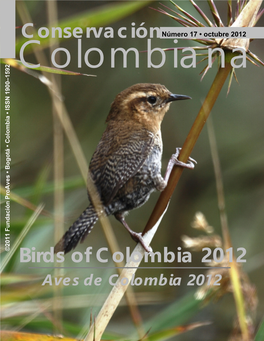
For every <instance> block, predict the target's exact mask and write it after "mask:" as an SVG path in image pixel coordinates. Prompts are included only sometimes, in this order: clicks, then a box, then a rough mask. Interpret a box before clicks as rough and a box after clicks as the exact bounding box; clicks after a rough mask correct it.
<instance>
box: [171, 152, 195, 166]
mask: <svg viewBox="0 0 264 341" xmlns="http://www.w3.org/2000/svg"><path fill="white" fill-rule="evenodd" d="M180 151H181V148H176V153H175V154H172V160H173V163H174V165H175V166H180V167H184V168H190V169H193V168H194V167H195V164H197V161H196V160H194V159H193V158H191V157H189V158H188V162H187V163H185V162H182V161H180V160H179V159H178V156H179V155H180Z"/></svg>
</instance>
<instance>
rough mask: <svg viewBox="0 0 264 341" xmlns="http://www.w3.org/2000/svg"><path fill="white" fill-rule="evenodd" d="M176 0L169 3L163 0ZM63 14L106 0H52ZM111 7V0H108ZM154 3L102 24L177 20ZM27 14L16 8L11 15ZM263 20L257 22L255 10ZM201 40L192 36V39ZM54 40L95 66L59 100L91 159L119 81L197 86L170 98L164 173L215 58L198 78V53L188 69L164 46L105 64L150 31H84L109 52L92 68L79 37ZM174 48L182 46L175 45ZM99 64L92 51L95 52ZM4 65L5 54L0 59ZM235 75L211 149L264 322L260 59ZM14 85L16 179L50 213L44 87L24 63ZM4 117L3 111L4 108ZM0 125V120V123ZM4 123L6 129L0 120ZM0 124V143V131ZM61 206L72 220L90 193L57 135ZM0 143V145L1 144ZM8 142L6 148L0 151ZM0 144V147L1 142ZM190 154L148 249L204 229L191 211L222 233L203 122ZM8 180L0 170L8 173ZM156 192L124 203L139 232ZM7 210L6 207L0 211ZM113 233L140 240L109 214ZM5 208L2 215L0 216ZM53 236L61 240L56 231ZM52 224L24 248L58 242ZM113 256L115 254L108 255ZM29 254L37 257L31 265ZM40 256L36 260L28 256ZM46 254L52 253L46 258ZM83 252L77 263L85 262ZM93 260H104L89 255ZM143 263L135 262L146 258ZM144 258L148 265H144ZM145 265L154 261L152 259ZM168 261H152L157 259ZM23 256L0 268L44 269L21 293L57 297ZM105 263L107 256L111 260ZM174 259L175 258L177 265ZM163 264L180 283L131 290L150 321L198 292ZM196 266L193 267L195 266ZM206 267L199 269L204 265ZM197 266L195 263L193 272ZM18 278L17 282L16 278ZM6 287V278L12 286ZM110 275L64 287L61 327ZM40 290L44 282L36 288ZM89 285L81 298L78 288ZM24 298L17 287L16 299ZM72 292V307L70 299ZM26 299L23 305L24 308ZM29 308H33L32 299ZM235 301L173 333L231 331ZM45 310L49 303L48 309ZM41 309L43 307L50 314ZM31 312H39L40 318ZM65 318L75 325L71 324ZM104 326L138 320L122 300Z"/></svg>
mask: <svg viewBox="0 0 264 341" xmlns="http://www.w3.org/2000/svg"><path fill="white" fill-rule="evenodd" d="M163 3H166V5H168V6H170V7H171V8H173V6H172V5H170V4H169V2H163ZM179 3H180V5H181V6H182V7H184V9H186V10H188V11H189V12H191V13H192V14H193V15H195V16H196V17H198V15H197V14H196V12H195V11H194V9H193V7H192V6H191V5H190V3H189V2H188V1H180V2H179ZM198 3H199V5H200V6H201V8H202V9H203V10H204V11H205V12H206V13H207V14H208V15H209V10H208V5H207V2H206V1H198ZM25 5H26V7H27V9H28V11H29V13H30V15H31V17H32V22H33V23H34V25H35V27H36V28H38V27H41V26H48V24H47V9H46V3H45V2H44V1H26V2H25ZM57 5H58V16H59V21H60V20H62V19H66V18H70V17H71V16H73V15H75V14H77V13H79V14H82V13H83V12H85V11H87V10H93V9H94V8H100V7H101V6H105V5H106V2H103V1H100V2H99V1H97V2H96V1H58V2H57ZM107 5H108V6H111V5H113V2H107ZM216 5H217V7H218V9H219V12H220V14H221V16H222V18H223V21H224V23H226V1H216ZM150 6H151V7H154V8H158V7H159V6H160V5H159V3H158V2H153V3H152V4H151V5H150V4H147V3H146V6H145V7H143V8H142V9H140V10H138V11H136V12H135V13H133V14H131V15H128V16H126V17H125V18H123V19H121V20H118V21H117V22H113V23H111V24H107V25H106V26H111V27H113V28H114V30H115V32H116V30H117V29H118V28H119V27H121V26H126V27H131V23H133V22H134V23H136V27H138V26H139V25H140V24H141V23H142V22H145V25H144V26H145V27H146V28H149V27H160V26H174V25H175V22H174V21H173V20H172V19H170V18H168V17H166V16H164V15H162V14H160V13H158V12H156V11H154V10H152V9H151V8H150ZM20 25H22V22H21V19H20V17H19V15H18V14H17V26H20ZM258 26H264V18H262V19H261V20H260V21H259V23H258ZM19 37H21V29H20V28H18V29H17V38H19ZM194 45H195V43H193V42H189V41H179V43H178V44H177V46H179V47H180V46H194ZM196 45H197V44H196ZM61 46H63V47H65V48H67V49H68V50H69V51H70V52H71V63H70V65H69V66H68V67H67V70H71V71H76V72H82V73H85V74H87V73H88V74H94V75H96V77H85V76H61V85H62V94H63V97H64V103H65V106H66V108H67V110H68V113H69V115H70V119H71V121H72V124H73V126H74V129H75V131H76V134H77V136H78V139H79V141H80V144H81V147H82V149H83V151H84V153H85V156H86V159H87V162H89V160H90V158H91V156H92V154H93V151H94V150H95V148H96V146H97V144H98V142H99V140H100V137H101V135H102V133H103V131H104V129H105V123H104V122H105V119H106V116H107V114H108V111H109V108H110V105H111V103H112V101H113V99H114V97H115V96H116V95H117V94H118V93H119V92H120V91H122V90H123V89H125V88H127V87H129V86H131V85H133V84H135V83H140V82H147V83H161V84H164V85H165V86H166V87H167V88H168V89H169V90H170V91H172V92H173V93H181V94H186V95H189V96H191V97H192V100H191V101H184V102H178V103H175V104H173V105H172V106H171V109H170V111H169V112H168V113H167V115H166V117H165V119H164V121H163V124H162V133H163V142H164V154H163V170H162V172H163V174H164V172H165V170H166V166H167V162H168V160H169V158H170V156H171V154H172V153H174V151H175V147H176V146H182V145H183V143H184V140H185V138H186V136H187V134H188V132H189V130H190V128H191V126H192V123H193V121H194V119H195V117H196V115H197V113H198V111H199V109H200V106H201V103H202V101H203V99H204V98H205V96H206V94H207V92H208V90H209V87H210V85H211V84H212V82H213V79H214V76H215V74H216V71H217V67H216V65H215V66H214V67H213V68H212V69H210V70H209V71H208V73H207V75H206V77H205V78H204V79H203V81H202V82H201V80H200V78H201V75H200V74H199V73H200V72H201V71H202V69H203V67H204V66H205V64H204V63H201V64H198V65H197V68H196V69H193V68H189V69H183V68H182V67H178V68H174V67H173V53H172V52H166V63H165V65H164V66H163V67H161V68H157V69H154V68H147V67H146V54H145V53H141V54H140V67H139V68H135V67H134V61H133V58H131V57H130V58H128V67H127V68H123V66H122V63H121V59H119V61H118V62H117V65H116V67H115V68H111V67H110V53H109V52H110V48H111V47H123V48H124V49H128V48H130V47H135V48H137V49H138V50H139V51H144V50H146V48H147V45H146V39H130V38H127V39H121V38H118V37H116V38H115V39H105V38H102V39H95V38H90V39H85V38H84V39H83V40H82V47H83V51H86V50H87V49H88V48H91V47H98V48H99V49H101V50H102V51H103V52H104V56H105V60H104V63H103V65H102V66H101V67H100V68H97V69H89V68H88V67H87V66H85V64H84V63H83V68H82V69H78V67H77V58H78V56H77V40H76V39H68V40H64V41H63V42H61ZM152 46H153V47H164V48H166V47H175V44H174V43H173V42H172V41H171V40H168V39H167V40H159V39H153V40H152ZM250 50H251V51H253V52H254V53H255V54H256V55H258V56H259V57H260V59H262V60H264V45H263V41H262V40H256V41H253V42H252V43H251V45H250ZM44 52H45V54H46V56H47V57H48V58H50V52H49V50H48V49H45V51H44ZM180 55H181V53H180V52H179V56H180ZM26 60H27V61H28V62H33V63H35V61H36V59H35V57H34V55H33V54H29V55H27V56H26ZM91 61H93V62H94V63H96V61H97V59H96V58H95V59H94V60H93V59H91ZM1 68H2V72H3V65H1ZM236 74H237V78H238V81H239V83H236V82H235V81H233V83H232V86H231V90H230V93H229V95H227V84H226V85H225V86H224V88H223V90H222V92H221V94H220V96H219V98H218V100H217V102H216V104H215V106H214V108H213V112H212V115H211V116H212V118H213V124H214V128H215V133H216V139H217V144H218V151H219V155H220V161H221V168H222V173H223V181H224V189H225V199H226V212H227V215H228V220H229V227H230V233H231V238H232V242H233V246H234V248H235V249H236V248H238V247H244V248H246V250H247V255H246V259H247V262H246V263H245V264H244V265H243V268H244V270H245V272H246V273H247V274H248V276H249V279H250V281H251V282H252V283H253V284H254V285H255V287H256V290H257V295H258V299H259V304H258V308H257V314H256V319H255V321H254V323H255V324H256V325H257V324H258V323H260V321H261V319H262V317H263V312H264V293H263V279H264V267H263V265H264V250H263V240H264V230H263V224H264V214H263V207H264V195H263V191H264V177H263V166H264V153H263V145H264V134H263V127H264V115H263V108H264V96H263V89H264V68H263V67H261V66H260V67H258V66H254V65H252V64H251V63H249V62H247V67H246V69H242V68H241V69H237V72H236ZM11 89H12V112H11V115H12V118H11V131H12V144H11V148H12V149H11V153H12V155H11V156H12V190H13V192H14V193H16V194H19V195H21V196H22V197H23V198H26V199H27V200H29V201H31V202H32V203H34V204H36V205H38V204H39V203H41V202H43V203H44V204H45V210H47V211H49V212H50V213H52V215H56V212H54V199H53V186H52V183H53V164H54V156H53V117H52V105H51V98H50V95H49V93H48V91H47V88H46V86H45V85H44V84H42V83H41V82H40V81H39V80H38V79H36V78H34V77H31V76H30V75H28V74H26V73H23V72H21V71H19V70H17V69H12V70H11ZM1 120H2V121H1V122H3V117H2V118H1ZM2 126H3V125H2ZM1 130H2V128H1ZM3 136H4V135H3V131H2V140H1V141H2V142H3ZM64 142H65V143H64V151H63V153H64V177H65V193H64V211H65V222H64V228H65V231H66V230H67V229H68V227H69V226H70V225H71V223H72V222H73V221H74V220H75V219H76V218H77V217H78V216H79V214H80V213H81V212H82V211H83V209H85V207H86V206H87V202H88V201H87V194H86V188H85V183H84V181H83V180H82V177H81V174H80V170H79V168H78V165H77V163H76V160H75V157H74V155H73V153H72V150H71V147H70V145H69V143H68V141H67V138H66V137H65V139H64ZM3 147H4V146H3V144H2V148H3ZM1 151H2V152H3V149H2V150H1ZM2 155H3V153H2ZM192 157H193V158H195V159H196V160H197V162H198V164H197V166H196V167H195V169H194V170H193V171H189V170H186V171H184V172H183V175H182V177H181V179H180V182H179V184H178V186H177V189H176V191H175V193H174V195H173V198H172V200H171V203H170V206H169V209H168V211H167V213H166V215H165V217H164V218H163V221H162V223H161V225H160V228H159V230H158V232H157V234H156V236H155V238H154V240H153V242H152V244H151V246H152V248H153V250H155V251H161V252H163V249H164V246H167V247H168V248H169V250H172V251H174V252H176V249H177V247H178V246H182V241H181V236H182V235H183V234H187V235H188V236H191V237H196V236H198V235H199V234H200V233H198V232H197V231H195V230H193V229H192V228H191V227H190V224H191V221H192V219H193V216H194V214H195V213H196V212H197V211H202V212H203V213H204V214H205V216H206V219H207V220H208V222H209V224H210V225H212V226H213V227H214V228H215V233H216V234H219V235H221V226H220V219H219V211H218V206H217V194H216V187H215V177H214V172H213V166H212V159H211V154H210V147H209V142H208V134H207V130H206V128H205V129H204V130H203V131H202V133H201V135H200V137H199V140H198V142H197V144H196V146H195V148H194V150H193V153H192ZM3 181H4V179H2V184H3ZM158 195H159V194H158V193H154V194H152V196H151V198H150V200H149V201H148V203H147V204H145V205H144V206H143V207H141V208H140V209H138V210H136V211H133V212H131V213H130V215H129V217H128V218H127V221H128V224H129V225H130V226H131V227H132V228H133V229H135V230H137V231H142V230H143V228H144V226H145V224H146V222H147V220H148V218H149V216H150V213H151V211H152V209H153V207H154V205H155V202H156V200H157V198H158ZM2 213H3V211H2ZM31 214H32V211H30V210H29V209H27V208H25V207H23V206H21V205H19V204H17V203H12V243H14V240H15V237H16V236H17V235H18V234H19V232H20V231H21V229H22V228H23V227H24V225H25V223H26V221H27V220H28V218H29V217H30V215H31ZM110 221H111V223H112V226H113V228H114V231H115V233H116V236H117V239H118V242H119V245H120V249H121V251H122V252H124V251H125V248H126V247H127V246H130V249H131V250H132V249H133V248H134V246H135V243H134V242H133V241H132V240H131V238H130V237H129V235H128V234H127V232H126V231H125V229H124V228H123V227H122V226H121V224H119V223H118V222H117V221H116V220H115V219H114V218H113V217H111V218H110ZM3 222H4V215H3V214H2V223H3ZM56 241H57V240H56ZM56 241H55V240H54V223H53V219H52V218H47V217H45V216H40V217H39V218H38V220H37V221H36V223H35V224H34V226H33V227H32V228H31V230H30V232H29V233H28V235H27V236H26V238H25V239H24V240H23V242H22V244H21V245H20V247H33V246H34V247H36V250H38V251H47V250H49V247H50V246H54V245H55V242H56ZM88 246H93V250H97V249H98V248H100V247H107V242H106V240H105V237H104V236H103V233H102V229H101V226H100V224H99V223H97V225H96V226H95V228H94V229H93V231H92V233H91V234H90V235H89V237H88V238H87V239H86V240H85V242H84V243H83V244H82V245H79V246H78V247H77V249H76V251H81V252H83V251H84V250H85V249H86V247H88ZM192 254H193V263H192V266H201V262H200V260H201V254H200V253H194V252H193V253H192ZM109 258H110V254H109ZM31 265H32V264H31ZM41 265H42V266H44V265H45V264H44V263H42V264H35V266H41ZM51 265H52V264H51ZM67 265H68V266H72V265H73V264H72V262H71V260H70V256H69V255H67V256H66V262H65V266H67ZM86 265H87V264H86V263H84V262H83V263H80V264H78V266H86ZM92 265H93V266H100V264H99V263H98V262H97V261H96V260H95V257H94V259H93V263H92ZM143 265H144V264H142V266H143ZM145 265H146V264H145ZM151 265H152V264H151ZM162 265H165V266H166V264H160V263H159V264H153V266H162ZM29 266H30V265H28V264H27V263H24V264H22V263H20V261H19V254H18V252H17V253H16V254H15V255H14V257H13V258H12V260H11V261H10V262H9V264H8V267H7V268H6V272H7V273H8V274H20V275H24V274H32V275H37V277H39V282H38V283H37V285H36V286H33V289H32V291H31V292H30V293H27V295H29V296H28V298H27V299H29V298H31V297H35V296H36V295H38V294H39V295H41V297H42V298H43V299H44V301H45V300H48V299H49V298H50V297H52V295H53V292H52V288H47V287H45V289H44V288H43V287H41V285H40V284H41V282H42V281H43V279H44V278H45V275H46V274H49V273H52V270H51V269H29ZM110 266H113V264H112V263H110ZM173 266H177V264H174V265H173ZM148 271H149V273H148V275H149V276H158V275H159V274H160V272H161V270H148ZM162 272H163V273H164V275H166V276H168V277H169V276H170V274H174V276H175V277H176V276H182V277H183V284H182V285H181V286H180V287H170V286H165V287H151V286H147V287H144V286H140V287H134V290H135V292H136V293H137V298H138V303H139V307H140V312H141V313H142V317H143V319H144V320H147V319H148V318H150V317H151V316H154V315H155V313H157V312H158V311H160V310H162V309H163V308H165V307H166V306H167V305H169V304H170V303H171V302H174V301H177V300H179V299H180V298H181V297H184V296H185V295H186V294H188V293H190V292H192V291H193V288H192V287H187V286H186V282H187V280H188V276H189V274H190V273H191V271H189V270H188V271H187V270H164V271H162ZM196 272H197V271H196ZM90 273H91V270H89V269H65V271H64V276H68V277H71V278H74V277H79V278H80V279H84V278H85V277H88V276H89V274H90ZM93 273H94V274H95V276H99V277H103V278H108V277H109V276H110V274H111V273H113V270H111V269H110V270H105V269H95V270H94V271H93ZM201 273H203V271H201ZM197 274H198V272H197ZM145 275H146V274H145V272H143V271H142V270H139V271H138V272H137V276H145ZM13 285H14V284H13ZM12 288H13V287H12ZM110 289H111V287H110V285H108V284H107V282H106V281H105V282H104V283H103V285H102V286H99V287H95V286H92V287H84V286H82V285H79V286H78V287H74V286H69V287H64V289H63V295H64V296H65V297H67V296H68V295H69V297H71V301H69V305H70V307H69V309H65V310H64V312H63V319H64V321H65V322H64V328H65V329H66V330H67V333H68V335H69V334H70V333H71V332H72V335H76V334H77V333H78V331H80V330H81V329H82V328H83V326H84V324H85V323H86V322H87V321H89V315H90V313H91V311H92V314H93V315H95V314H97V312H98V311H99V309H100V305H101V304H102V302H103V300H104V299H105V298H106V297H107V294H108V292H109V290H110ZM39 291H40V292H39ZM85 294H89V295H91V296H89V298H88V297H86V298H85V299H82V296H78V297H79V298H78V297H77V296H74V297H72V296H70V295H85ZM22 300H24V298H23V299H22ZM73 301H74V302H75V303H76V306H75V307H74V308H73V307H72V306H71V305H72V304H73ZM21 309H22V308H21ZM23 309H25V310H24V311H23V313H21V315H19V314H14V313H12V312H10V315H8V314H9V313H7V315H5V317H6V318H5V319H4V320H3V321H2V322H3V324H4V326H5V328H9V329H11V328H13V327H17V326H19V325H21V324H22V325H23V322H25V320H27V317H29V316H32V313H33V312H32V311H31V310H30V307H25V306H23ZM27 309H28V310H27ZM235 314H236V310H235V304H234V300H233V296H232V295H231V294H227V295H225V296H224V297H223V298H221V299H220V300H219V301H217V302H215V303H210V304H209V305H208V306H206V307H205V308H204V309H202V310H200V311H199V312H197V314H195V315H194V316H192V318H191V319H190V320H187V321H185V322H184V323H191V322H194V321H208V320H210V321H212V324H211V325H209V326H204V327H201V328H200V329H199V332H198V333H197V331H193V332H188V333H186V334H183V335H180V336H178V337H177V338H175V339H177V340H191V339H193V338H194V337H195V340H203V341H207V340H226V339H227V337H228V335H229V334H230V331H231V330H232V324H233V320H234V318H235ZM44 315H45V314H44ZM45 318H46V320H47V321H48V320H49V318H48V317H47V316H46V317H45ZM45 318H44V317H43V315H42V314H41V313H40V315H38V316H36V318H32V320H30V321H29V322H28V323H25V327H24V329H23V330H29V331H32V330H36V331H38V332H45V333H46V332H51V331H52V328H53V327H52V324H50V323H48V322H47V323H46V322H43V321H45ZM38 321H40V322H42V324H41V323H39V324H38ZM71 326H74V327H72V329H71ZM108 330H109V331H117V330H118V332H120V333H123V334H125V335H130V334H131V333H133V331H134V327H133V323H132V322H131V318H130V315H129V311H128V309H127V307H126V306H125V303H124V304H123V305H121V306H120V307H119V308H118V309H117V311H116V313H115V315H114V317H113V319H112V320H111V322H110V325H109V327H108Z"/></svg>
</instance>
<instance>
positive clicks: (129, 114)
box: [106, 83, 191, 132]
mask: <svg viewBox="0 0 264 341" xmlns="http://www.w3.org/2000/svg"><path fill="white" fill-rule="evenodd" d="M190 98H191V97H189V96H185V95H176V94H172V93H171V92H170V91H169V90H168V89H167V88H166V87H165V86H164V85H161V84H151V83H139V84H135V85H133V86H131V87H129V88H127V89H125V90H123V91H122V92H120V93H119V94H118V95H117V96H116V98H115V100H114V102H113V103H112V105H111V109H110V112H109V114H108V116H107V119H106V122H110V121H116V122H118V121H122V122H124V123H125V122H131V123H132V122H137V123H139V124H142V125H143V126H144V127H146V128H147V129H150V130H152V131H154V132H155V130H157V129H158V130H159V129H160V124H161V122H162V120H163V117H164V115H165V114H166V112H167V111H168V110H169V107H170V104H171V102H173V101H177V100H182V99H190Z"/></svg>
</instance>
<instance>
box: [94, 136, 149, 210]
mask: <svg viewBox="0 0 264 341" xmlns="http://www.w3.org/2000/svg"><path fill="white" fill-rule="evenodd" d="M108 133H109V132H108ZM115 133H116V132H115ZM107 140H108V141H105V139H104V136H103V137H102V140H101V141H100V143H99V145H98V147H97V149H96V151H95V153H94V155H93V158H92V160H91V163H90V167H89V169H90V172H91V175H92V178H93V180H94V182H95V185H96V187H97V189H98V191H99V194H100V196H101V200H102V202H103V204H104V205H107V204H108V203H109V202H111V200H112V199H113V198H114V196H115V195H116V193H117V192H118V190H119V189H120V188H121V187H122V186H123V185H124V184H125V183H126V182H127V181H128V180H129V179H130V178H131V177H133V176H134V175H135V174H136V173H137V172H138V170H139V169H140V168H141V167H142V165H143V163H144V162H145V160H146V159H147V157H148V155H149V153H150V151H151V149H152V148H153V146H154V140H155V136H154V134H153V133H151V132H149V131H147V130H141V131H134V132H133V133H132V134H130V135H129V136H128V137H127V136H126V137H124V136H122V131H119V132H118V134H117V135H113V136H112V138H109V134H108V138H107Z"/></svg>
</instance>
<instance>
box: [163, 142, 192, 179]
mask: <svg viewBox="0 0 264 341" xmlns="http://www.w3.org/2000/svg"><path fill="white" fill-rule="evenodd" d="M180 151H181V148H176V153H175V154H172V156H171V158H170V160H169V163H168V166H167V170H166V173H165V177H164V180H165V182H166V184H167V183H168V181H169V178H170V174H171V171H172V169H173V167H174V166H179V167H184V168H190V169H193V168H194V166H195V165H194V164H195V163H197V162H196V161H195V160H194V159H193V158H191V157H189V159H188V162H187V163H184V162H182V161H180V160H178V156H179V154H180Z"/></svg>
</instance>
